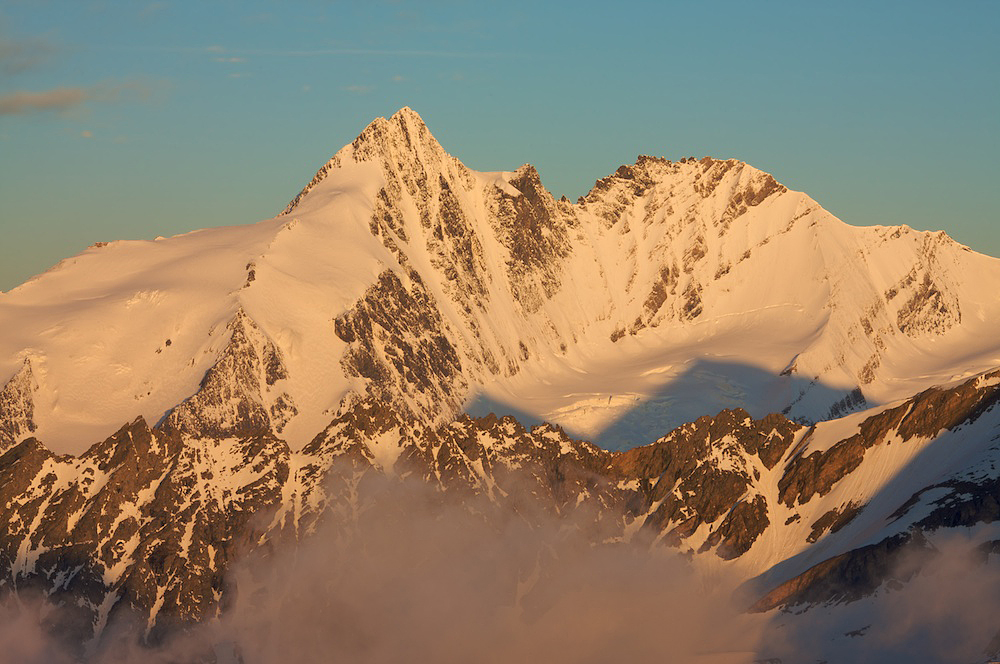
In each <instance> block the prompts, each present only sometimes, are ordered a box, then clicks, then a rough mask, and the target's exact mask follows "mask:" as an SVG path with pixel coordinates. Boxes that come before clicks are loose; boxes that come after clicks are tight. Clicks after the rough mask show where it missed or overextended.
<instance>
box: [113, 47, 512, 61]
mask: <svg viewBox="0 0 1000 664" xmlns="http://www.w3.org/2000/svg"><path fill="white" fill-rule="evenodd" d="M108 50H115V51H131V52H160V53H205V54H209V55H216V56H218V57H223V55H224V54H225V55H226V56H228V57H245V56H263V57H275V58H322V57H336V56H381V57H397V58H453V59H469V60H489V59H497V58H518V57H528V56H527V55H526V54H525V53H500V52H494V51H434V50H408V49H380V48H319V49H260V48H227V47H225V46H222V45H220V44H212V45H209V46H148V47H137V48H132V47H130V48H124V49H122V48H111V47H109V48H108Z"/></svg>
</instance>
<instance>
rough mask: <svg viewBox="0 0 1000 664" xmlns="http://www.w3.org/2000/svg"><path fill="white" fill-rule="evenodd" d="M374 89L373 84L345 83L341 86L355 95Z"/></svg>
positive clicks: (364, 93)
mask: <svg viewBox="0 0 1000 664" xmlns="http://www.w3.org/2000/svg"><path fill="white" fill-rule="evenodd" d="M374 89H375V86H374V85H347V86H344V87H343V88H341V90H343V91H344V92H350V93H351V94H356V95H366V94H368V93H369V92H371V91H373V90H374Z"/></svg>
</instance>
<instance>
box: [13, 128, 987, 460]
mask: <svg viewBox="0 0 1000 664" xmlns="http://www.w3.org/2000/svg"><path fill="white" fill-rule="evenodd" d="M997 292H1000V261H998V260H997V259H993V258H989V257H986V256H982V255H980V254H976V253H974V252H971V251H969V250H968V249H967V248H965V247H961V246H960V245H957V244H955V243H954V242H952V241H951V240H950V239H948V238H947V237H946V236H944V235H943V234H940V233H938V234H934V233H921V232H916V231H913V230H911V229H908V228H906V227H899V228H884V227H874V228H853V227H850V226H847V225H845V224H843V223H841V222H840V221H838V220H837V219H835V218H834V217H832V216H831V215H830V214H829V213H827V212H825V211H824V210H823V209H822V208H820V207H819V206H818V205H817V204H816V203H815V202H814V201H812V200H811V199H810V198H809V197H808V196H806V195H804V194H801V193H797V192H791V191H788V190H787V189H785V188H784V187H783V186H781V185H780V184H778V183H777V182H775V181H774V179H773V178H771V177H770V176H769V175H767V174H765V173H762V172H760V171H758V170H756V169H753V168H752V167H750V166H748V165H746V164H743V163H741V162H738V161H734V160H727V161H719V160H714V159H710V158H704V159H701V160H694V159H684V160H681V162H670V161H667V160H663V159H655V158H649V157H640V158H639V160H638V161H637V163H636V164H634V165H628V166H622V167H621V168H620V169H618V171H617V172H616V173H615V174H614V175H612V176H610V177H608V178H605V179H603V180H601V181H599V182H598V183H597V184H596V185H595V187H594V189H593V190H592V191H591V192H590V193H589V194H588V195H587V196H586V197H584V198H582V199H581V200H580V201H579V202H577V203H576V204H572V203H570V202H568V201H565V200H563V201H556V200H554V199H553V198H552V197H551V196H550V195H549V194H548V192H547V191H545V189H544V188H543V187H542V185H541V182H540V179H539V176H538V174H537V173H536V172H535V170H534V169H533V168H532V167H530V166H527V165H526V166H523V167H521V168H520V169H518V170H517V171H514V172H498V173H478V172H474V171H471V170H469V169H467V168H466V167H465V166H463V165H462V164H461V163H460V162H459V161H458V160H456V159H454V158H453V157H451V156H449V155H448V154H447V153H445V152H444V150H443V149H442V148H441V146H440V145H439V144H438V143H437V142H436V141H435V140H434V138H433V137H432V136H431V134H430V132H429V131H428V130H427V128H426V126H425V125H424V124H423V122H422V121H421V119H420V118H419V116H417V114H416V113H414V112H413V111H411V110H409V109H403V110H401V111H399V112H398V113H396V114H395V115H394V116H392V118H390V119H388V120H386V119H382V118H379V119H377V120H376V121H375V122H373V123H372V124H371V125H370V126H369V127H368V128H367V129H365V131H364V132H362V134H361V135H360V136H359V137H358V138H357V139H356V140H355V141H354V142H353V143H352V144H350V145H348V146H346V147H345V148H343V149H342V150H341V151H339V152H338V153H337V154H336V155H335V156H334V157H333V158H332V159H331V161H330V162H329V163H328V164H326V165H325V166H324V167H323V168H322V169H320V171H319V172H318V173H317V175H316V177H315V178H314V180H313V181H312V182H311V183H310V184H309V185H308V186H307V187H306V188H305V189H304V190H303V192H302V193H301V194H299V196H297V197H296V198H295V200H293V201H292V203H290V204H289V206H288V208H287V209H286V210H285V212H284V213H282V214H281V215H279V216H278V217H276V218H274V219H270V220H266V221H262V222H259V223H257V224H253V225H250V226H244V227H232V228H219V229H212V230H205V231H197V232H194V233H188V234H186V235H181V236H177V237H173V238H165V239H157V240H155V241H150V242H113V243H110V244H108V245H105V246H100V247H97V246H95V247H92V248H90V249H88V250H87V251H85V252H83V253H82V254H80V255H78V256H76V257H74V258H72V259H68V260H67V261H64V262H63V263H60V264H59V265H57V266H56V267H54V268H53V269H51V270H50V271H48V272H46V273H45V274H42V275H40V276H38V277H36V278H34V279H33V280H31V281H29V282H27V283H25V284H23V285H22V286H20V287H18V288H16V289H14V290H13V291H10V292H8V293H4V294H0V330H3V332H2V334H0V381H3V384H5V385H6V386H5V387H4V396H3V398H0V420H2V421H3V422H4V427H3V428H0V432H3V431H7V433H6V434H4V435H3V436H2V438H3V439H4V440H6V441H7V443H8V444H9V443H13V442H16V441H18V440H21V439H23V438H24V437H26V436H28V435H32V434H33V435H35V436H37V437H38V438H40V439H41V440H44V441H45V442H46V443H47V444H48V445H50V446H51V447H52V448H53V449H55V450H57V451H73V452H79V451H81V450H82V449H83V448H84V447H85V446H86V445H87V444H89V443H90V442H91V441H93V440H96V439H100V438H103V437H106V436H108V435H110V434H111V433H112V432H113V431H115V430H117V429H118V428H119V427H120V426H121V424H122V423H124V422H129V421H132V420H133V419H134V418H135V417H136V416H140V415H141V416H142V417H143V418H145V419H146V420H147V421H149V422H150V423H154V422H157V421H159V420H161V419H162V418H164V417H166V416H167V415H168V414H170V413H171V412H172V411H174V409H175V408H178V407H179V406H181V404H182V403H184V404H185V405H184V406H183V407H181V408H180V410H181V411H182V412H183V413H185V416H184V417H180V416H179V415H178V416H176V417H174V421H175V423H176V424H177V425H178V426H181V427H182V428H183V427H184V426H187V427H188V428H189V429H192V428H193V427H197V426H200V425H203V424H205V423H211V426H212V427H214V428H216V429H218V430H220V431H222V430H225V431H232V430H236V429H238V428H240V427H243V426H247V425H248V424H249V423H255V424H256V423H261V422H263V423H264V424H266V425H267V426H268V427H269V428H270V429H271V430H272V432H273V433H274V434H275V435H278V436H279V437H281V438H283V439H285V440H287V441H288V442H289V444H290V445H291V446H292V447H293V448H299V447H301V446H302V445H304V444H305V443H306V442H307V441H309V440H310V439H311V438H312V437H313V436H314V435H315V434H316V433H317V432H319V431H320V430H322V429H323V427H324V426H326V424H327V423H329V422H330V420H331V419H332V418H333V417H334V416H335V415H336V414H337V413H338V412H343V411H344V409H345V408H347V407H349V406H350V404H352V403H354V402H355V401H356V400H357V399H358V398H361V397H363V396H365V395H372V396H375V397H378V398H380V399H383V400H385V401H387V402H390V403H392V404H394V405H395V406H396V407H397V408H399V409H400V410H402V411H406V412H409V413H410V414H411V415H413V416H414V417H416V418H417V419H418V420H419V421H424V422H428V423H431V422H438V423H439V422H443V421H447V420H448V419H450V418H451V417H452V416H453V415H454V414H455V413H457V412H459V411H460V410H461V409H462V408H463V407H465V408H468V409H469V410H470V411H471V412H481V411H484V410H501V411H502V410H505V409H506V410H509V411H510V412H517V413H521V414H523V415H526V416H527V417H528V419H533V418H534V419H548V420H551V421H554V422H556V423H559V424H562V425H564V426H566V427H567V429H568V430H569V431H571V432H572V433H574V434H577V435H581V436H585V437H587V438H590V439H593V440H596V441H598V442H599V443H602V444H604V445H606V446H612V447H614V446H630V445H634V444H638V443H643V442H647V441H649V440H652V439H653V438H655V437H656V436H659V435H661V434H662V432H663V431H665V430H667V429H669V428H671V427H672V426H674V425H677V424H679V423H681V422H683V421H687V420H691V419H693V418H694V417H697V416H699V415H702V414H704V413H706V412H715V411H716V410H718V409H719V408H721V407H735V406H742V407H746V408H747V409H748V410H749V411H750V413H751V414H752V415H754V416H761V415H763V414H765V413H767V412H772V411H784V412H786V413H787V414H789V415H790V416H793V417H798V418H803V419H807V420H811V421H815V420H822V419H826V418H828V417H831V416H834V415H838V414H841V413H844V412H849V411H850V410H852V409H857V408H863V407H867V406H871V405H873V404H878V403H886V402H889V401H892V400H894V399H898V398H903V397H905V396H908V395H909V394H912V393H913V392H915V391H917V390H918V389H921V388H923V387H926V386H928V385H931V384H935V383H938V382H943V381H947V380H950V379H952V378H955V377H960V376H964V375H973V374H975V373H977V372H980V371H983V370H986V369H988V368H991V367H993V366H996V365H997V364H1000V340H998V339H997V338H996V337H995V335H993V334H992V327H991V322H992V321H995V320H997V319H998V318H1000V302H998V300H997V298H996V297H995V293H997ZM226 403H228V404H229V405H228V406H227V405H225V404H226ZM174 412H177V411H174ZM185 423H187V424H185ZM188 433H192V434H199V433H201V432H198V431H193V430H189V431H188Z"/></svg>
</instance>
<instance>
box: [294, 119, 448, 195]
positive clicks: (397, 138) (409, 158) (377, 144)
mask: <svg viewBox="0 0 1000 664" xmlns="http://www.w3.org/2000/svg"><path fill="white" fill-rule="evenodd" d="M446 158H449V155H448V154H447V153H446V152H445V151H444V148H442V147H441V144H440V143H438V141H437V139H436V138H434V136H433V135H432V134H431V132H430V130H429V129H428V128H427V125H426V124H424V121H423V119H422V118H421V117H420V115H419V114H418V113H417V112H416V111H414V110H413V109H411V108H410V107H409V106H404V107H402V108H401V109H399V110H398V111H396V112H395V113H393V114H392V115H391V116H390V117H389V119H386V118H384V117H377V118H375V119H374V120H372V122H371V123H370V124H369V125H368V126H367V127H365V128H364V130H363V131H362V132H361V133H360V134H358V137H357V138H355V139H354V140H353V141H352V142H351V143H350V144H348V145H345V146H344V147H343V148H341V149H340V150H339V151H338V152H337V153H336V154H335V155H334V156H333V157H332V158H331V159H330V160H329V161H328V162H327V163H326V164H324V165H323V166H322V167H321V168H320V169H319V170H318V171H317V172H316V175H315V176H314V177H313V179H312V180H311V181H310V182H309V184H307V185H306V186H305V187H304V188H303V189H302V191H300V192H299V194H298V195H297V196H296V197H295V198H294V199H292V201H291V202H290V203H289V204H288V206H287V207H285V209H284V211H282V213H281V214H288V213H289V212H291V211H292V210H293V209H295V208H296V207H297V206H298V205H299V203H300V202H301V200H302V198H303V197H304V196H305V195H306V194H307V193H309V191H311V190H312V189H313V188H314V187H315V186H316V185H317V184H319V183H320V182H322V181H323V180H324V179H325V178H326V176H327V175H328V174H329V172H330V171H331V170H334V169H336V168H340V167H341V166H344V165H345V164H348V163H360V162H371V161H374V162H381V163H382V165H383V167H385V168H390V169H392V168H396V167H398V166H399V165H401V164H404V163H410V162H414V161H421V162H423V161H426V160H428V159H430V160H434V161H440V160H442V159H446Z"/></svg>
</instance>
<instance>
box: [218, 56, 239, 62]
mask: <svg viewBox="0 0 1000 664" xmlns="http://www.w3.org/2000/svg"><path fill="white" fill-rule="evenodd" d="M215 61H216V62H231V63H239V62H246V58H237V57H229V58H215Z"/></svg>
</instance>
